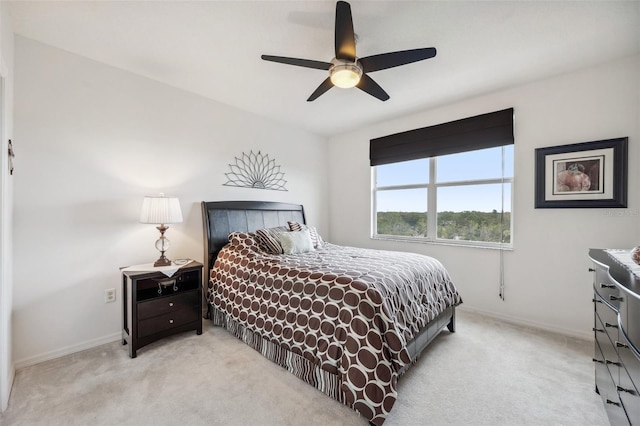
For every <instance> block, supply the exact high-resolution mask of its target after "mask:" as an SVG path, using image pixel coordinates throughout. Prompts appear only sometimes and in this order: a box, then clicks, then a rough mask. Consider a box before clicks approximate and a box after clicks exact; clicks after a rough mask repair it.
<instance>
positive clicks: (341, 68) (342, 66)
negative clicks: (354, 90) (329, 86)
mask: <svg viewBox="0 0 640 426" xmlns="http://www.w3.org/2000/svg"><path fill="white" fill-rule="evenodd" d="M329 75H330V78H331V83H333V85H334V86H337V87H341V88H343V89H349V88H351V87H355V86H356V85H357V84H358V83H359V82H360V77H362V68H360V67H359V66H358V65H357V63H355V62H340V63H338V64H335V65H334V66H333V67H331V70H330V71H329Z"/></svg>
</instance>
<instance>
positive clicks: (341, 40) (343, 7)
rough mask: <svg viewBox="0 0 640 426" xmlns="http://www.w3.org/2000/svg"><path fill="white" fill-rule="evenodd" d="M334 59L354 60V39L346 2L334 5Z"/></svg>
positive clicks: (351, 20) (349, 11)
mask: <svg viewBox="0 0 640 426" xmlns="http://www.w3.org/2000/svg"><path fill="white" fill-rule="evenodd" d="M335 38H336V39H335V42H336V43H335V44H336V58H337V59H344V60H347V61H351V62H353V61H355V60H356V37H355V35H354V32H353V19H352V17H351V6H350V5H349V3H347V2H346V1H339V2H338V3H337V4H336V37H335Z"/></svg>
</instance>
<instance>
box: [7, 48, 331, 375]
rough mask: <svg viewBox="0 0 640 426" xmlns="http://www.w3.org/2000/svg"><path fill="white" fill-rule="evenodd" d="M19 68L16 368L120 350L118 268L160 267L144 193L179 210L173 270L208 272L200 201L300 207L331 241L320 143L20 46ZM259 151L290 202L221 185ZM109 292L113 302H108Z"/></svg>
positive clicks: (63, 55) (280, 195) (277, 194)
mask: <svg viewBox="0 0 640 426" xmlns="http://www.w3.org/2000/svg"><path fill="white" fill-rule="evenodd" d="M15 68H16V82H15V91H16V102H15V129H16V140H18V141H19V144H20V145H19V146H20V152H19V157H18V159H19V162H18V165H17V170H16V176H15V230H14V252H15V270H14V275H15V290H14V328H13V333H14V351H13V352H14V358H15V360H16V366H17V367H22V366H25V365H29V364H32V363H35V362H39V361H42V360H45V359H49V358H53V357H56V356H59V355H63V354H65V353H70V352H74V351H77V350H80V349H84V348H86V347H90V346H93V345H96V344H99V343H103V342H107V341H112V340H117V339H118V338H119V336H120V327H121V318H120V313H121V306H120V302H121V294H120V293H121V288H120V287H119V285H120V274H119V271H118V268H119V267H121V266H125V265H131V264H138V263H148V262H151V261H153V260H155V259H156V258H157V257H158V255H159V253H158V252H157V251H156V250H155V248H154V242H155V240H156V239H157V238H158V236H159V235H158V231H157V230H156V229H155V227H154V226H153V225H146V224H140V223H138V218H139V214H140V207H141V205H142V198H143V196H144V195H146V194H153V193H158V192H165V193H167V194H172V195H177V196H179V197H180V202H181V205H182V210H183V216H184V222H183V223H182V224H175V225H171V227H170V229H169V230H168V231H167V237H168V238H169V240H170V241H171V244H172V246H171V249H170V250H169V251H168V252H167V255H168V257H169V258H182V257H191V258H194V259H198V260H202V258H203V242H202V241H203V239H202V234H203V232H202V219H201V213H200V204H199V203H200V202H201V201H203V200H205V201H215V200H245V199H246V200H273V201H282V202H292V203H301V204H303V205H304V206H305V209H306V213H307V220H308V222H309V223H313V224H316V225H317V226H318V227H319V229H320V230H322V231H324V232H325V233H326V232H328V215H327V213H326V208H325V206H326V203H327V198H328V195H327V191H328V179H327V177H326V168H325V164H326V162H327V146H326V140H325V139H324V138H321V137H318V136H315V135H312V134H310V133H307V132H305V131H302V130H298V129H295V128H291V127H290V126H285V125H283V124H280V123H276V122H273V121H270V120H267V119H264V118H261V117H258V116H255V115H252V114H248V113H245V112H242V111H239V110H236V109H233V108H231V107H228V106H225V105H222V104H220V103H217V102H213V101H211V100H207V99H205V98H202V97H199V96H197V95H195V94H191V93H187V92H184V91H181V90H178V89H175V88H172V87H169V86H166V85H163V84H160V83H157V82H155V81H152V80H149V79H146V78H143V77H139V76H136V75H134V74H131V73H128V72H124V71H121V70H118V69H115V68H112V67H109V66H106V65H103V64H100V63H98V62H94V61H91V60H88V59H86V58H83V57H80V56H76V55H73V54H70V53H67V52H64V51H61V50H58V49H55V48H52V47H49V46H47V45H44V44H40V43H37V42H34V41H31V40H28V39H25V38H22V37H16V46H15ZM211 78H215V77H214V76H212V77H211ZM251 150H253V151H254V152H257V151H261V152H262V153H263V154H268V155H269V157H270V158H271V159H275V160H276V164H279V165H280V166H281V170H282V171H283V172H284V173H285V179H286V180H287V181H288V183H287V185H286V187H287V189H288V191H269V190H257V189H248V188H237V187H229V186H223V184H224V183H225V182H226V177H225V175H224V173H225V172H228V171H229V168H228V164H229V163H230V162H232V161H233V160H234V157H236V156H240V155H241V154H242V153H243V152H246V153H248V152H249V151H251ZM110 287H116V288H117V289H118V293H117V298H118V303H110V304H105V303H104V301H103V293H104V290H105V289H107V288H110ZM123 350H124V349H123Z"/></svg>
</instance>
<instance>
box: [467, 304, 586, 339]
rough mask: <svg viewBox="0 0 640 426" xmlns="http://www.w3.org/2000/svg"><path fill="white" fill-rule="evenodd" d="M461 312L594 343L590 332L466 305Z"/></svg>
mask: <svg viewBox="0 0 640 426" xmlns="http://www.w3.org/2000/svg"><path fill="white" fill-rule="evenodd" d="M458 309H459V310H461V311H465V312H472V313H476V314H480V315H484V316H487V317H491V318H494V319H497V320H500V321H504V322H508V323H511V324H515V325H520V326H524V327H531V328H537V329H540V330H544V331H549V332H552V333H556V334H562V335H565V336H569V337H573V338H576V339H581V340H589V341H593V334H592V333H589V332H584V333H582V332H579V331H576V330H572V329H568V328H563V327H558V326H557V325H550V324H544V323H540V322H537V321H529V320H525V319H522V318H518V317H513V316H510V315H503V314H498V313H495V312H491V311H484V310H482V309H476V308H469V307H468V306H465V305H460V306H458V307H457V308H456V310H458Z"/></svg>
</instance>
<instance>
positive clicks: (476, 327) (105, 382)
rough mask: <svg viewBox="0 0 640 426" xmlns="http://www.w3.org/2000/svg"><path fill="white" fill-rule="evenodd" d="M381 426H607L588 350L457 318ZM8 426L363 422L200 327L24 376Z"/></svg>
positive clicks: (405, 381)
mask: <svg viewBox="0 0 640 426" xmlns="http://www.w3.org/2000/svg"><path fill="white" fill-rule="evenodd" d="M457 326H458V327H457V330H458V331H457V332H456V333H453V334H452V333H449V332H447V331H445V332H443V334H442V335H441V336H439V337H438V338H437V339H436V341H434V342H433V343H432V345H431V346H430V347H429V348H428V349H427V351H426V352H425V353H423V355H422V357H421V358H420V360H419V361H418V363H417V364H416V365H415V366H414V367H413V368H412V369H410V370H409V372H408V373H407V374H406V375H405V376H403V377H402V379H401V380H400V385H399V399H398V401H397V402H396V405H395V406H394V408H393V410H392V412H391V415H390V417H389V418H388V420H387V422H386V423H385V425H391V426H395V425H446V424H450V425H580V426H583V425H608V421H607V418H606V414H605V412H604V408H603V406H602V403H601V401H600V399H599V397H598V395H597V394H596V393H595V392H594V373H593V365H592V361H591V358H592V343H590V342H587V341H582V340H577V339H574V338H569V337H564V336H560V335H555V334H551V333H547V332H543V331H539V330H534V329H528V328H523V327H518V326H514V325H510V324H505V323H502V322H498V321H495V320H493V319H490V318H486V317H483V316H480V315H477V314H472V313H468V312H463V311H459V313H458V323H457ZM2 424H5V425H62V424H64V425H91V426H93V425H181V426H187V425H300V424H305V425H360V426H362V425H366V424H367V422H366V420H365V419H364V418H361V417H359V416H358V415H357V414H356V413H355V412H354V411H352V410H350V409H349V408H347V407H346V406H343V405H342V404H340V403H338V402H336V401H334V400H332V399H330V398H329V397H327V396H325V395H324V394H322V393H321V392H319V391H317V390H315V389H314V388H312V387H311V386H309V385H307V384H305V383H303V382H302V381H300V380H298V379H296V378H295V377H294V376H293V375H291V374H289V373H288V372H286V371H285V370H283V369H282V368H280V367H278V366H276V365H275V364H272V363H271V362H270V361H268V360H266V359H265V358H263V357H262V356H261V355H260V354H259V353H257V352H255V351H254V350H253V349H251V348H249V347H248V346H246V345H245V344H244V343H242V342H240V341H239V340H237V339H235V338H234V337H232V336H231V335H229V334H228V333H227V332H226V331H225V330H223V329H220V328H217V327H212V326H211V325H210V323H209V321H205V327H204V332H203V334H202V335H201V336H196V334H195V332H189V333H184V334H181V335H178V336H173V337H171V338H168V339H165V340H162V341H159V342H156V343H154V344H152V345H149V346H147V347H145V348H143V349H141V350H139V351H138V357H137V358H136V359H130V358H129V357H128V355H127V351H126V349H125V347H123V346H122V345H121V344H120V343H119V342H115V343H112V344H108V345H104V346H100V347H97V348H94V349H91V350H87V351H84V352H81V353H77V354H73V355H69V356H65V357H63V358H59V359H56V360H53V361H48V362H45V363H42V364H38V365H35V366H32V367H28V368H25V369H23V370H20V371H18V372H17V374H16V380H15V384H14V387H13V392H12V394H11V399H10V401H9V408H8V410H7V411H6V412H5V413H4V415H3V416H2Z"/></svg>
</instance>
